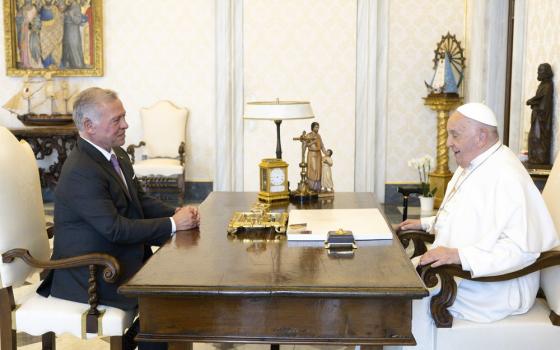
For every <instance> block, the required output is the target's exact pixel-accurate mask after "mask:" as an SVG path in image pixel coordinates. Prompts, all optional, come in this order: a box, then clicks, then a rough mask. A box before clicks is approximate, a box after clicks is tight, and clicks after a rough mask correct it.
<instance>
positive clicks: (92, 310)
mask: <svg viewBox="0 0 560 350" xmlns="http://www.w3.org/2000/svg"><path fill="white" fill-rule="evenodd" d="M15 258H20V259H22V260H23V261H24V262H25V263H26V264H28V265H30V266H32V267H36V268H42V269H67V268H73V267H83V266H89V279H88V284H89V287H88V295H89V299H88V304H89V310H88V314H87V317H86V332H87V333H97V332H98V330H99V329H98V321H97V319H98V317H99V315H100V312H99V310H98V309H97V305H98V300H99V298H98V296H97V281H96V278H95V277H96V273H97V266H98V265H99V266H104V269H103V279H104V280H105V281H106V282H108V283H114V282H115V281H116V280H117V277H118V275H119V271H120V265H119V262H118V260H117V259H115V258H114V257H112V256H111V255H109V254H103V253H91V254H84V255H79V256H75V257H72V258H66V259H58V260H50V261H41V260H37V259H35V258H34V257H33V256H31V254H30V253H29V251H28V250H27V249H21V248H17V249H12V250H8V251H7V252H5V253H4V254H2V262H4V263H11V262H12V261H14V259H15Z"/></svg>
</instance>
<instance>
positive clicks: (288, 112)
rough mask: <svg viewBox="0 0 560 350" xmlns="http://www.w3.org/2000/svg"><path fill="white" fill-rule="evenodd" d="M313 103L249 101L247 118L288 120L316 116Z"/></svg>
mask: <svg viewBox="0 0 560 350" xmlns="http://www.w3.org/2000/svg"><path fill="white" fill-rule="evenodd" d="M314 117H315V116H314V115H313V110H312V109H311V104H310V103H309V102H306V101H279V100H276V101H262V102H247V105H246V106H245V114H244V116H243V118H245V119H265V120H287V119H310V118H314Z"/></svg>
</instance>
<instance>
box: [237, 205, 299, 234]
mask: <svg viewBox="0 0 560 350" xmlns="http://www.w3.org/2000/svg"><path fill="white" fill-rule="evenodd" d="M268 209H269V205H268V204H264V203H257V204H255V205H254V206H253V208H251V211H247V212H239V211H237V212H235V213H233V216H232V218H231V220H230V222H229V225H228V228H227V232H228V234H234V233H237V232H239V231H254V230H263V229H274V231H275V232H276V233H281V234H285V233H286V226H287V224H288V213H286V212H283V213H271V212H269V211H268Z"/></svg>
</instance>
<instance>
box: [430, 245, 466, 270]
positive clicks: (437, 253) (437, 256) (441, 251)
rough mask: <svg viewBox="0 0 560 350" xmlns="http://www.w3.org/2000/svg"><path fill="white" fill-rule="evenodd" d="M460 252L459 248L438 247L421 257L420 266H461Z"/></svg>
mask: <svg viewBox="0 0 560 350" xmlns="http://www.w3.org/2000/svg"><path fill="white" fill-rule="evenodd" d="M460 263H461V258H460V257H459V250H458V249H457V248H447V247H437V248H434V249H430V250H428V251H427V252H426V253H424V255H422V256H421V257H420V265H430V264H431V265H432V267H438V266H440V265H448V264H460Z"/></svg>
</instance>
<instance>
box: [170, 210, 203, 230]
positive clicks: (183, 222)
mask: <svg viewBox="0 0 560 350" xmlns="http://www.w3.org/2000/svg"><path fill="white" fill-rule="evenodd" d="M173 221H175V226H176V227H177V231H182V230H190V229H192V228H195V227H198V225H199V224H200V215H199V213H198V209H197V208H195V207H192V206H186V207H182V208H179V209H178V210H176V211H175V215H173Z"/></svg>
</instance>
